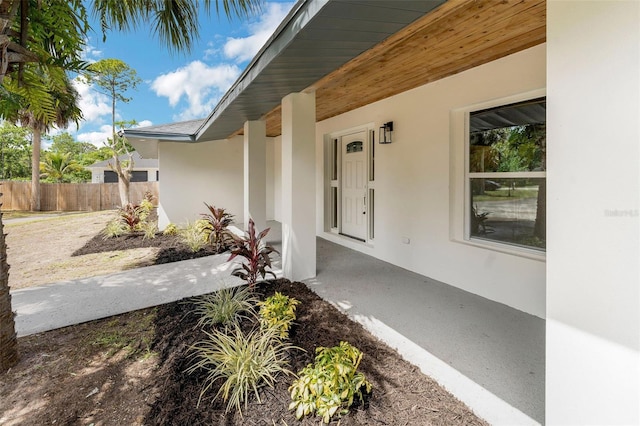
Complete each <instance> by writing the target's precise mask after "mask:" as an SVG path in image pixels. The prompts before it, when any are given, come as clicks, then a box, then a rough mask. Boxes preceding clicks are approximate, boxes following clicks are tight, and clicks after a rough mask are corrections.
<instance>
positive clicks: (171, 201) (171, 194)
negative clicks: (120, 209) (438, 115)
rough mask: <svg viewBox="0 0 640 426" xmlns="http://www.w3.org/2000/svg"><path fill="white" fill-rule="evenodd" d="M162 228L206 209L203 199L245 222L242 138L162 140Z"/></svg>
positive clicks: (187, 218) (236, 219)
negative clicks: (209, 140) (189, 141)
mask: <svg viewBox="0 0 640 426" xmlns="http://www.w3.org/2000/svg"><path fill="white" fill-rule="evenodd" d="M158 157H159V160H160V168H161V169H162V176H161V177H160V206H159V208H158V216H159V223H158V226H159V227H160V229H163V228H164V227H165V226H166V225H167V224H168V223H169V222H172V223H176V224H184V223H186V221H194V220H197V219H199V218H200V217H199V214H200V213H205V212H206V207H205V205H204V204H203V203H204V202H206V203H208V204H213V205H215V206H216V207H224V208H225V209H226V210H227V211H228V212H230V213H231V214H233V215H234V216H235V221H236V222H238V223H242V222H244V217H243V215H244V213H243V211H244V207H243V140H242V137H241V136H240V137H237V138H233V139H231V140H220V141H213V142H203V143H198V144H186V143H176V142H160V144H159V147H158Z"/></svg>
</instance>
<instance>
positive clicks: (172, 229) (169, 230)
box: [162, 223, 180, 235]
mask: <svg viewBox="0 0 640 426" xmlns="http://www.w3.org/2000/svg"><path fill="white" fill-rule="evenodd" d="M162 234H163V235H178V234H180V228H178V227H177V226H176V224H174V223H170V224H168V225H167V226H166V227H165V228H164V231H162Z"/></svg>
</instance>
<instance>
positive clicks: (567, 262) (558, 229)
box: [545, 0, 640, 425]
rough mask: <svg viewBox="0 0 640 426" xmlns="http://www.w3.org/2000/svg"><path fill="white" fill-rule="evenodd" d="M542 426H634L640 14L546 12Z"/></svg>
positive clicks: (638, 327) (638, 388)
mask: <svg viewBox="0 0 640 426" xmlns="http://www.w3.org/2000/svg"><path fill="white" fill-rule="evenodd" d="M547 17H548V18H547V159H548V163H547V181H548V190H547V321H546V383H545V385H546V424H548V425H638V424H640V2H638V1H580V2H578V1H576V2H567V1H557V0H552V1H549V2H548V3H547Z"/></svg>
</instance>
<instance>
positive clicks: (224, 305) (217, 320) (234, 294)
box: [194, 287, 258, 327]
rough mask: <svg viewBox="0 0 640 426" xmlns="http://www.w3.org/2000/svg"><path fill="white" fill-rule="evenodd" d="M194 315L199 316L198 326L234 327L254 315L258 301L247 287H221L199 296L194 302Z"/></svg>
mask: <svg viewBox="0 0 640 426" xmlns="http://www.w3.org/2000/svg"><path fill="white" fill-rule="evenodd" d="M194 303H195V305H196V308H195V311H194V313H195V314H196V315H198V316H200V320H199V321H198V326H200V327H214V326H216V325H218V324H220V325H223V326H225V327H229V326H235V325H238V324H239V323H240V321H241V320H242V319H243V318H251V317H253V316H254V315H255V306H256V304H257V303H258V299H257V298H256V297H255V296H254V294H253V292H252V291H251V290H249V288H248V287H236V288H229V287H223V288H221V289H220V290H218V291H216V292H215V293H211V294H207V295H204V296H200V297H198V298H197V299H196V301H195V302H194Z"/></svg>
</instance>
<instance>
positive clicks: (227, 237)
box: [200, 203, 233, 253]
mask: <svg viewBox="0 0 640 426" xmlns="http://www.w3.org/2000/svg"><path fill="white" fill-rule="evenodd" d="M204 205H205V206H207V209H209V213H208V214H201V215H200V216H202V217H203V219H204V220H205V221H206V222H207V228H208V229H209V243H210V244H211V245H212V246H213V247H214V248H215V249H216V251H217V252H218V253H222V252H223V251H225V250H226V248H227V246H228V245H229V244H230V243H231V241H233V239H232V237H231V233H230V232H229V230H228V229H227V228H228V226H229V225H231V222H232V221H233V215H232V214H231V213H227V212H226V211H225V209H224V208H222V207H215V206H210V205H209V204H207V203H204Z"/></svg>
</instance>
